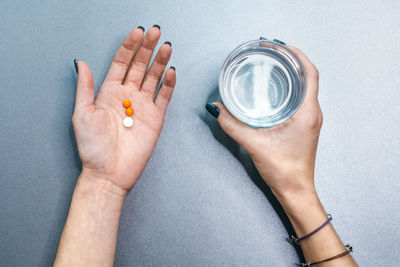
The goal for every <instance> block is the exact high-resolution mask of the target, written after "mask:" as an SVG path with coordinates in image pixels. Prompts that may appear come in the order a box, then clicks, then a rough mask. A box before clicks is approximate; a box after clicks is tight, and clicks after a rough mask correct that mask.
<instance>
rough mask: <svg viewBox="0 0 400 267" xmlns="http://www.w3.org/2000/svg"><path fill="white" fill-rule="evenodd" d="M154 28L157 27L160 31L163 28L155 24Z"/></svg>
mask: <svg viewBox="0 0 400 267" xmlns="http://www.w3.org/2000/svg"><path fill="white" fill-rule="evenodd" d="M153 27H157V28H158V29H159V30H161V27H160V25H158V24H154V25H153Z"/></svg>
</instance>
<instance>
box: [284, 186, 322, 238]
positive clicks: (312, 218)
mask: <svg viewBox="0 0 400 267" xmlns="http://www.w3.org/2000/svg"><path fill="white" fill-rule="evenodd" d="M277 198H278V200H279V202H280V203H281V205H282V207H283V209H284V210H285V212H286V214H287V215H288V217H289V219H290V221H291V223H292V225H293V227H294V228H295V230H296V233H297V235H298V236H303V235H305V234H308V233H310V232H311V231H313V230H314V229H315V228H317V227H318V226H320V225H321V224H322V223H323V222H324V221H326V220H327V219H328V217H327V215H326V212H325V210H324V207H323V206H322V204H321V201H320V200H319V198H318V195H317V193H316V191H315V189H314V188H313V189H310V190H306V191H301V192H291V193H289V192H286V193H285V194H281V195H277Z"/></svg>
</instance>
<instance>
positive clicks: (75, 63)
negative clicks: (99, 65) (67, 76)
mask: <svg viewBox="0 0 400 267" xmlns="http://www.w3.org/2000/svg"><path fill="white" fill-rule="evenodd" d="M78 61H79V60H78V59H76V58H75V59H74V66H75V71H76V73H78Z"/></svg>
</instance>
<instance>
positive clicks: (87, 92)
mask: <svg viewBox="0 0 400 267" xmlns="http://www.w3.org/2000/svg"><path fill="white" fill-rule="evenodd" d="M76 70H77V72H78V82H77V85H76V96H75V110H79V109H82V108H87V107H90V106H93V103H94V80H93V74H92V71H91V70H90V68H89V66H88V65H87V64H86V63H85V62H83V61H78V62H76Z"/></svg>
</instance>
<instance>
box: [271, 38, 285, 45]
mask: <svg viewBox="0 0 400 267" xmlns="http://www.w3.org/2000/svg"><path fill="white" fill-rule="evenodd" d="M273 41H274V42H275V43H278V44H281V45H286V43H285V42H282V41H280V40H278V39H274V40H273Z"/></svg>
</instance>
